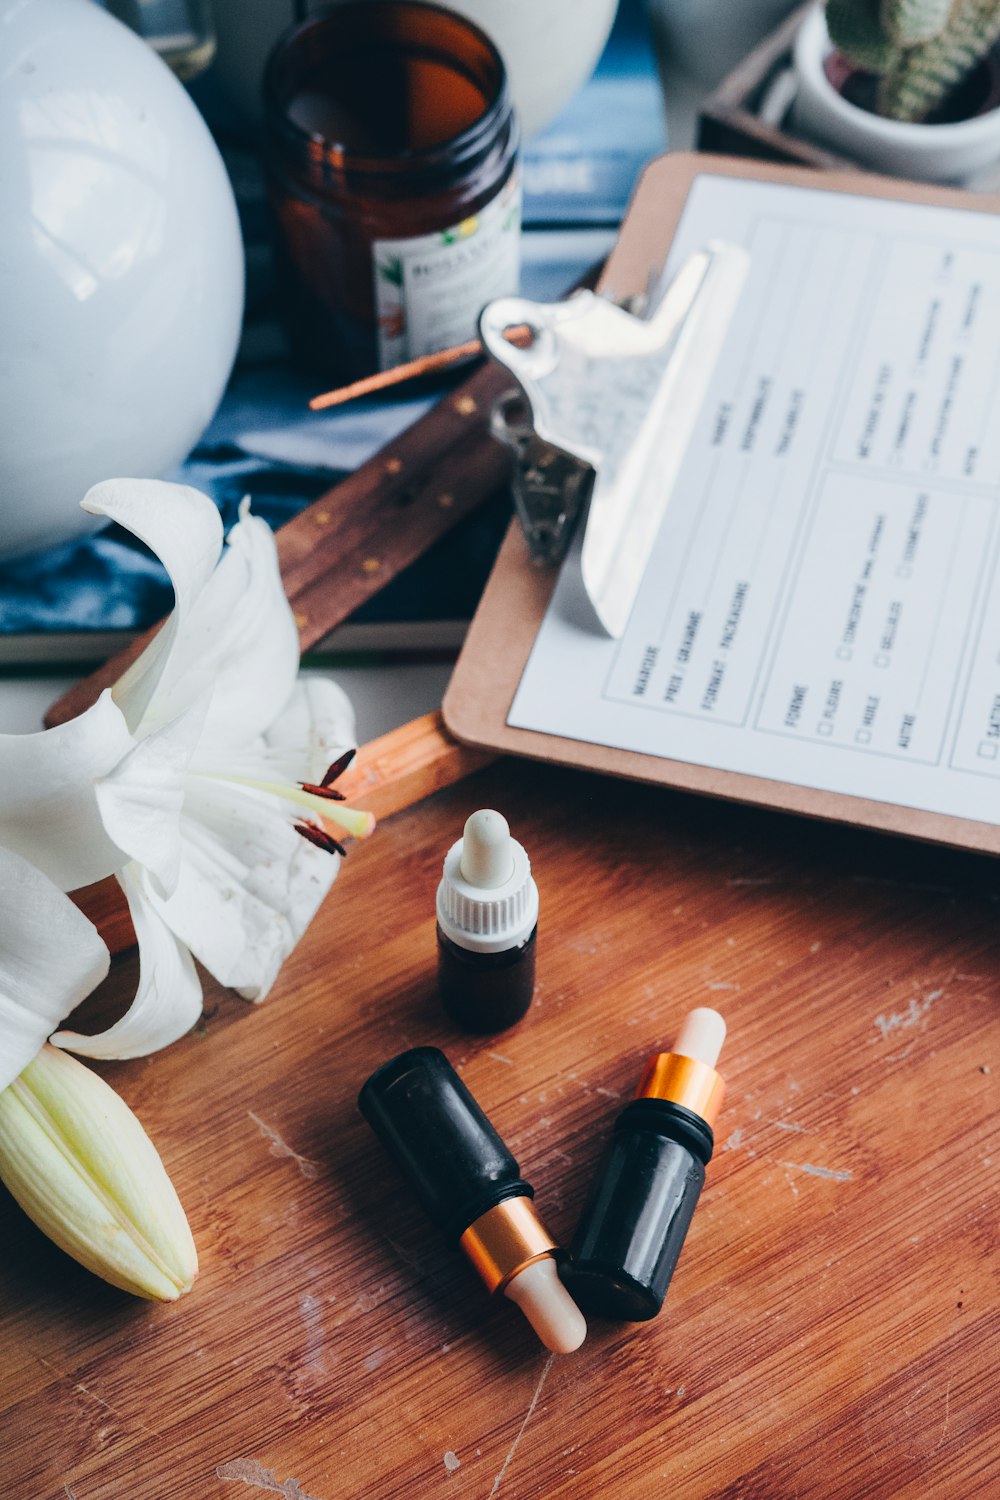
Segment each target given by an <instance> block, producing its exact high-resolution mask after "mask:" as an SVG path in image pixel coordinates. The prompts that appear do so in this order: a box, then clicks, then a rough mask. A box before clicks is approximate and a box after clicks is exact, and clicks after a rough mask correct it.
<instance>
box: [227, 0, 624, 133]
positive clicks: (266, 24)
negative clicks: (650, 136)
mask: <svg viewBox="0 0 1000 1500" xmlns="http://www.w3.org/2000/svg"><path fill="white" fill-rule="evenodd" d="M444 3H445V4H446V5H447V7H448V9H449V10H456V11H460V12H461V13H462V15H466V16H468V17H469V19H470V20H472V21H475V22H476V24H477V25H479V26H481V27H482V28H483V30H484V31H485V32H486V33H487V35H488V36H490V37H491V38H492V39H493V41H494V42H495V43H496V45H497V46H498V47H499V49H500V51H501V53H502V54H503V59H504V62H505V63H506V65H507V72H508V74H509V76H510V83H511V90H512V93H513V97H514V104H515V107H516V109H517V111H518V115H519V116H520V120H521V129H522V131H523V132H524V135H525V136H531V135H535V134H536V133H537V132H538V131H539V130H541V129H542V128H543V127H544V126H545V125H547V124H548V123H549V121H550V120H553V119H555V117H556V115H557V114H558V113H559V111H560V110H561V109H562V107H563V105H564V104H565V103H566V102H567V101H568V100H569V99H570V97H571V96H572V95H573V94H574V93H575V92H576V90H577V89H578V88H579V87H580V85H581V84H582V83H584V82H585V81H586V80H587V79H588V78H589V77H590V75H591V73H592V72H593V70H594V65H595V64H596V62H597V59H598V58H599V57H600V55H601V51H602V49H603V47H604V43H605V42H606V41H607V38H608V32H609V31H610V30H611V23H612V21H613V20H614V18H615V11H616V9H617V6H618V0H444ZM212 9H213V12H214V14H215V30H216V36H217V48H216V55H215V62H214V63H213V64H212V72H213V75H214V77H216V78H217V79H218V80H219V82H220V84H221V85H222V87H223V89H224V90H225V93H226V95H227V97H228V98H229V99H230V100H231V101H232V102H233V103H234V104H235V105H236V106H237V108H238V109H239V110H240V111H241V113H242V114H243V115H244V116H245V117H247V118H248V119H256V117H257V114H258V112H259V108H260V81H261V78H262V77H263V73H264V64H265V62H266V61H267V57H268V54H269V52H270V50H271V48H272V47H273V46H274V43H275V42H276V41H277V39H278V37H279V36H280V35H281V33H282V32H283V31H284V30H286V28H287V27H289V26H291V25H292V23H293V21H294V20H295V16H296V9H297V7H296V6H295V5H294V4H293V0H212ZM305 9H306V10H307V12H309V13H310V14H311V13H312V12H313V11H318V10H326V9H329V3H328V0H327V3H323V0H310V3H308V4H307V5H306V7H305Z"/></svg>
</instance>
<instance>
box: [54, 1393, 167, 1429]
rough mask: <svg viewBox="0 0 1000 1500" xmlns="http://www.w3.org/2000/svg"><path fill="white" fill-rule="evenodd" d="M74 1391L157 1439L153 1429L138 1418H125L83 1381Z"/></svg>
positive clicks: (121, 1420)
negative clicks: (80, 1392) (79, 1392)
mask: <svg viewBox="0 0 1000 1500" xmlns="http://www.w3.org/2000/svg"><path fill="white" fill-rule="evenodd" d="M73 1389H74V1391H82V1392H83V1394H84V1395H85V1396H89V1397H90V1399H91V1401H96V1402H97V1404H98V1406H103V1407H104V1410H105V1411H109V1412H110V1413H111V1415H112V1416H113V1417H117V1418H118V1420H119V1422H128V1423H130V1424H131V1425H132V1426H133V1427H138V1428H139V1430H140V1431H141V1432H148V1433H149V1435H150V1437H156V1433H155V1432H154V1431H153V1429H152V1428H151V1427H147V1426H146V1425H145V1424H144V1423H143V1422H140V1421H139V1420H138V1418H137V1417H127V1416H125V1414H124V1412H120V1411H118V1410H116V1408H115V1407H113V1406H112V1405H111V1403H110V1402H108V1401H105V1400H104V1398H103V1397H102V1396H97V1395H95V1394H94V1392H93V1391H92V1390H89V1389H88V1387H87V1386H85V1385H84V1383H83V1381H82V1380H79V1381H77V1383H76V1385H74V1387H73Z"/></svg>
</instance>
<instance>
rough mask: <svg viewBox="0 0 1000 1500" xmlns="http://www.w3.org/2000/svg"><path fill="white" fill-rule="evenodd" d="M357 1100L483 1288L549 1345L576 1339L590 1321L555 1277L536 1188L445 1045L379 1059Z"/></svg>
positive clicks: (560, 1348)
mask: <svg viewBox="0 0 1000 1500" xmlns="http://www.w3.org/2000/svg"><path fill="white" fill-rule="evenodd" d="M358 1107H359V1109H360V1110H361V1113H362V1114H363V1115H364V1117H365V1119H366V1120H367V1121H368V1123H369V1125H370V1126H371V1127H372V1129H373V1130H374V1132H375V1134H376V1135H377V1136H378V1138H379V1140H380V1141H381V1142H382V1144H383V1146H384V1147H385V1149H386V1150H387V1151H388V1153H389V1155H390V1156H391V1157H392V1158H393V1160H394V1161H395V1162H396V1165H397V1166H398V1167H399V1168H400V1170H401V1171H402V1173H403V1175H404V1176H405V1177H406V1178H407V1180H408V1181H409V1183H410V1184H411V1186H412V1187H413V1190H414V1192H415V1193H416V1195H417V1197H418V1199H419V1200H420V1202H421V1204H422V1205H423V1207H424V1209H425V1210H426V1212H427V1214H428V1215H429V1217H430V1218H431V1220H432V1221H433V1222H434V1223H435V1224H437V1226H438V1228H439V1229H441V1230H442V1232H443V1233H444V1235H445V1238H446V1239H448V1240H450V1241H451V1242H453V1243H454V1242H455V1241H457V1242H458V1244H459V1245H460V1246H461V1248H462V1249H463V1250H464V1251H465V1253H466V1255H467V1256H468V1257H469V1259H470V1260H471V1261H472V1264H473V1265H474V1266H475V1268H476V1270H477V1271H478V1273H479V1275H480V1276H481V1278H482V1280H483V1281H484V1282H485V1284H486V1287H487V1289H488V1290H489V1291H490V1292H503V1293H504V1295H505V1296H507V1297H509V1298H510V1299H511V1301H513V1302H516V1303H517V1305H518V1306H519V1307H520V1308H521V1311H522V1312H523V1313H524V1314H525V1316H526V1317H527V1318H528V1320H529V1322H530V1323H531V1325H532V1327H533V1328H534V1329H535V1332H536V1333H537V1334H538V1336H539V1338H540V1339H541V1340H542V1342H543V1343H544V1344H545V1345H546V1347H547V1348H549V1349H552V1350H553V1351H554V1352H556V1353H559V1354H568V1353H570V1352H571V1351H572V1350H573V1349H577V1348H579V1346H580V1344H581V1343H582V1342H583V1339H584V1337H585V1335H586V1332H587V1325H586V1323H585V1322H584V1320H583V1318H582V1317H581V1315H580V1312H579V1309H578V1308H577V1307H576V1306H575V1305H574V1303H573V1300H572V1298H571V1297H570V1295H569V1294H568V1293H567V1291H566V1289H565V1287H564V1286H563V1285H562V1283H561V1282H560V1280H559V1276H558V1272H557V1270H556V1264H555V1259H554V1256H555V1255H556V1252H557V1248H558V1247H557V1245H556V1242H555V1240H553V1239H552V1237H551V1235H550V1234H548V1232H547V1231H546V1229H545V1228H544V1226H543V1225H542V1223H541V1221H540V1219H539V1218H538V1215H537V1213H536V1212H535V1208H534V1205H533V1203H532V1201H531V1200H532V1198H533V1197H534V1189H533V1188H532V1187H531V1186H530V1184H529V1183H527V1182H525V1181H524V1179H523V1178H522V1176H521V1172H520V1168H519V1167H518V1165H517V1162H516V1161H515V1160H514V1157H513V1156H512V1155H511V1153H510V1151H508V1149H507V1147H506V1146H505V1145H504V1143H503V1141H502V1140H501V1139H500V1136H499V1135H498V1134H497V1132H496V1131H495V1130H494V1128H493V1126H492V1125H491V1124H490V1122H489V1120H488V1119H487V1118H486V1116H485V1115H484V1113H483V1111H482V1110H481V1109H480V1107H479V1105H478V1104H477V1103H476V1101H475V1099H474V1098H473V1097H472V1095H471V1094H470V1093H469V1090H468V1089H467V1088H466V1086H465V1084H464V1083H463V1082H462V1080H461V1079H460V1078H459V1076H458V1074H457V1073H456V1072H455V1069H454V1068H453V1067H452V1065H451V1063H450V1062H449V1061H448V1059H447V1058H446V1057H445V1055H444V1053H443V1052H440V1051H439V1050H438V1049H437V1047H413V1048H411V1050H410V1051H408V1052H402V1053H400V1054H399V1056H398V1057H394V1058H392V1059H391V1061H390V1062H387V1063H384V1064H383V1066H382V1067H381V1068H379V1069H377V1071H376V1072H374V1073H373V1074H372V1076H371V1077H370V1078H369V1079H368V1082H367V1083H366V1084H365V1085H364V1087H363V1088H362V1090H361V1093H360V1094H359V1095H358Z"/></svg>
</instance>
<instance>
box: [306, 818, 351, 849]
mask: <svg viewBox="0 0 1000 1500" xmlns="http://www.w3.org/2000/svg"><path fill="white" fill-rule="evenodd" d="M295 832H296V833H300V834H301V835H302V837H303V838H304V839H305V840H306V841H307V842H308V843H310V844H315V845H316V848H317V849H322V850H323V851H324V852H325V853H326V854H339V855H340V856H341V858H345V857H346V855H347V850H346V849H345V848H344V846H343V844H341V843H340V842H339V841H338V840H337V839H335V838H334V836H333V834H332V833H327V831H326V829H325V828H320V827H319V826H318V824H316V823H307V822H306V821H305V819H304V818H303V820H302V822H301V823H296V825H295Z"/></svg>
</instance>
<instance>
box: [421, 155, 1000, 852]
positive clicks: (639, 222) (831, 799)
mask: <svg viewBox="0 0 1000 1500" xmlns="http://www.w3.org/2000/svg"><path fill="white" fill-rule="evenodd" d="M704 175H716V176H721V177H727V178H740V179H750V180H754V181H760V182H762V183H780V184H788V185H791V186H800V187H805V188H813V189H818V190H820V191H822V192H825V193H833V194H839V193H843V194H851V195H854V196H867V197H872V198H877V199H883V200H897V201H900V202H903V203H917V204H930V205H941V206H944V207H950V208H954V209H965V210H972V211H974V212H976V213H978V214H983V213H984V212H990V211H992V206H991V205H990V204H989V203H988V202H986V201H984V199H983V197H982V196H981V195H978V194H974V193H970V192H964V191H959V190H954V189H943V188H936V187H928V186H925V185H922V184H917V183H910V182H903V181H899V180H896V179H893V178H886V177H880V176H876V175H874V174H868V173H861V172H857V173H855V172H818V171H814V170H811V169H809V168H799V167H788V166H783V165H782V166H778V165H770V164H766V163H760V162H752V161H747V160H742V159H737V158H728V157H709V156H704V155H699V154H696V153H677V154H673V155H669V154H668V155H666V156H663V157H660V158H658V159H657V160H655V161H654V162H652V163H651V164H650V165H649V166H648V167H647V168H646V170H645V172H644V174H643V176H642V178H641V179H640V181H639V184H638V186H637V188H636V191H635V194H634V196H633V199H632V202H631V204H630V207H629V210H628V213H627V215H626V218H625V220H624V222H623V224H622V228H621V233H620V236H619V239H618V242H617V244H616V246H615V249H614V250H613V251H612V253H611V256H610V257H609V260H608V262H607V265H606V267H605V270H604V273H603V275H602V277H601V280H600V282H599V284H598V291H600V292H602V293H604V294H606V295H610V296H613V297H614V298H616V299H618V300H621V299H623V298H625V297H628V296H630V295H636V294H641V293H642V292H643V290H644V289H645V288H646V286H647V283H648V278H649V274H650V268H651V267H652V266H658V265H660V264H661V263H662V261H663V259H664V257H665V255H666V253H667V250H668V248H669V246H670V243H671V240H672V238H673V234H674V231H675V229H676V227H677V225H678V223H679V221H680V218H681V214H682V212H683V209H684V206H685V203H686V201H687V198H688V194H689V192H690V190H691V187H692V185H693V183H694V182H695V180H696V178H698V177H700V176H704ZM556 578H557V571H556V570H554V569H550V570H546V571H542V570H540V569H539V568H537V567H535V566H533V565H532V563H531V561H530V558H529V555H528V550H527V547H526V544H525V541H524V538H523V535H522V534H521V531H520V528H519V527H518V526H517V524H516V523H512V525H511V527H510V529H509V530H508V533H507V536H506V539H505V542H504V544H503V546H502V548H501V551H500V554H499V556H498V558H497V562H496V565H495V567H494V570H493V572H492V574H491V576H490V579H489V582H488V584H487V587H486V590H485V592H484V595H483V598H482V600H481V603H480V605H479V608H478V610H477V613H476V615H475V617H474V619H473V621H472V624H471V626H470V629H469V632H468V635H467V637H466V641H465V645H464V647H463V650H462V652H461V655H460V657H459V659H458V662H457V664H456V667H455V671H454V674H453V676H452V679H451V682H450V684H449V687H448V690H447V692H446V694H445V698H444V703H443V716H444V722H445V724H446V726H447V728H448V730H449V731H450V733H451V734H452V735H454V736H455V738H456V739H458V740H459V741H461V742H463V743H465V744H468V745H471V746H475V747H477V748H481V749H486V750H491V751H495V752H500V753H503V754H509V755H516V756H527V757H530V758H533V759H537V760H542V761H548V762H552V763H555V764H559V765H565V766H569V767H577V768H582V769H587V770H592V771H598V772H602V773H607V774H609V775H614V776H622V777H626V778H629V779H632V780H637V781H643V782H650V783H654V784H659V785H662V786H666V787H672V788H676V789H680V790H684V791H692V792H699V793H704V794H707V795H708V796H711V797H715V798H722V799H727V800H731V801H738V802H745V803H751V804H756V805H760V806H763V807H769V808H773V809H775V810H778V811H782V812H790V813H797V814H803V815H805V816H807V817H812V818H819V819H823V820H828V821H834V822H841V823H846V824H851V825H855V826H857V827H864V828H872V829H878V830H882V831H885V832H890V833H896V834H903V835H905V836H907V837H911V838H917V839H922V840H927V841H930V842H934V843H939V844H943V845H950V846H954V847H957V848H965V849H970V850H977V851H981V852H985V853H990V854H998V853H1000V825H997V824H994V823H991V822H985V821H983V822H980V821H976V820H973V819H969V818H965V817H956V816H952V815H950V814H945V813H941V812H936V811H929V810H926V809H918V808H914V807H908V806H901V805H898V804H896V803H893V802H889V801H876V800H873V799H868V798H865V797H860V796H854V795H850V794H847V793H844V792H836V791H824V790H818V789H816V788H813V787H809V786H805V785H799V784H796V783H793V782H789V781H782V780H770V779H766V778H765V777H762V776H757V775H749V774H746V773H744V772H739V771H730V770H718V769H715V768H713V767H710V766H706V765H699V764H695V763H692V762H688V761H682V760H669V759H664V758H661V757H660V756H657V755H651V754H642V753H636V752H633V751H630V750H620V749H615V748H609V747H607V746H602V745H596V744H592V743H589V742H586V741H582V740H577V739H568V738H563V737H561V736H559V735H554V734H547V733H539V732H535V731H532V730H526V729H520V728H514V727H512V726H511V725H509V724H508V722H507V717H508V713H509V711H510V708H511V705H512V703H513V700H514V696H515V693H516V691H517V688H518V684H519V682H520V680H521V677H522V674H523V672H524V670H525V667H526V665H527V662H528V658H529V655H530V653H531V650H532V647H533V645H534V642H535V638H536V635H537V633H538V629H539V626H540V624H541V622H542V618H543V616H544V614H545V610H546V608H547V606H548V603H549V600H550V598H551V595H552V593H553V590H554V587H555V583H556Z"/></svg>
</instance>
